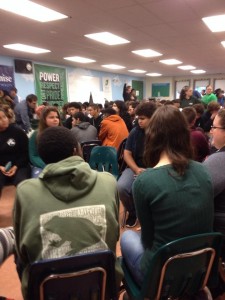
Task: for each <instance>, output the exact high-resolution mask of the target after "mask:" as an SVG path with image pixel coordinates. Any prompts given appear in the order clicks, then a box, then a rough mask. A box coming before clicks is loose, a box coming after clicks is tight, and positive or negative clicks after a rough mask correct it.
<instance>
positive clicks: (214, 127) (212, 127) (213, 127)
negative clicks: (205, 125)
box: [211, 125, 225, 130]
mask: <svg viewBox="0 0 225 300" xmlns="http://www.w3.org/2000/svg"><path fill="white" fill-rule="evenodd" d="M216 128H218V129H223V130H224V129H225V128H224V127H219V126H213V125H212V126H211V129H216Z"/></svg>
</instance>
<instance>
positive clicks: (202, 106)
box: [193, 103, 205, 116]
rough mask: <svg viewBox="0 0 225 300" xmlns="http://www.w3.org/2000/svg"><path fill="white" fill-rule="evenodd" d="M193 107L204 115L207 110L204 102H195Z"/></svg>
mask: <svg viewBox="0 0 225 300" xmlns="http://www.w3.org/2000/svg"><path fill="white" fill-rule="evenodd" d="M193 107H194V109H195V110H196V112H197V114H198V115H199V116H201V115H203V113H204V111H205V107H204V105H203V104H201V103H198V104H194V105H193Z"/></svg>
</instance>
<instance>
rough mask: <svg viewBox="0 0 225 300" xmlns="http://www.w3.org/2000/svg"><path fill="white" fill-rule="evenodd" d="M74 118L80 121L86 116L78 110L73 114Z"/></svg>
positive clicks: (84, 119)
mask: <svg viewBox="0 0 225 300" xmlns="http://www.w3.org/2000/svg"><path fill="white" fill-rule="evenodd" d="M73 117H74V119H76V120H78V119H79V120H80V122H85V121H86V116H85V115H84V113H82V112H81V111H79V112H76V113H75V114H74V116H73Z"/></svg>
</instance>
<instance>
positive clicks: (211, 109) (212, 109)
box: [207, 101, 220, 113]
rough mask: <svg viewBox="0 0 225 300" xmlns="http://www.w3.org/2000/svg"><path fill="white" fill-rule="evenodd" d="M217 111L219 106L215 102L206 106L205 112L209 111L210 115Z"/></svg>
mask: <svg viewBox="0 0 225 300" xmlns="http://www.w3.org/2000/svg"><path fill="white" fill-rule="evenodd" d="M219 109H220V104H219V103H218V102H216V101H212V102H210V103H209V104H208V106H207V111H209V112H210V113H213V112H215V111H219Z"/></svg>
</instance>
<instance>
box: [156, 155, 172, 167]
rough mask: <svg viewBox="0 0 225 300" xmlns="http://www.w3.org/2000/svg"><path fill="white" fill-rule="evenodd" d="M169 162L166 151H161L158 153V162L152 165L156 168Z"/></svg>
mask: <svg viewBox="0 0 225 300" xmlns="http://www.w3.org/2000/svg"><path fill="white" fill-rule="evenodd" d="M169 164H171V159H170V158H169V156H168V154H167V153H166V151H163V152H162V153H161V155H160V158H159V162H158V163H157V165H156V166H154V168H158V167H161V166H165V165H169Z"/></svg>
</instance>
